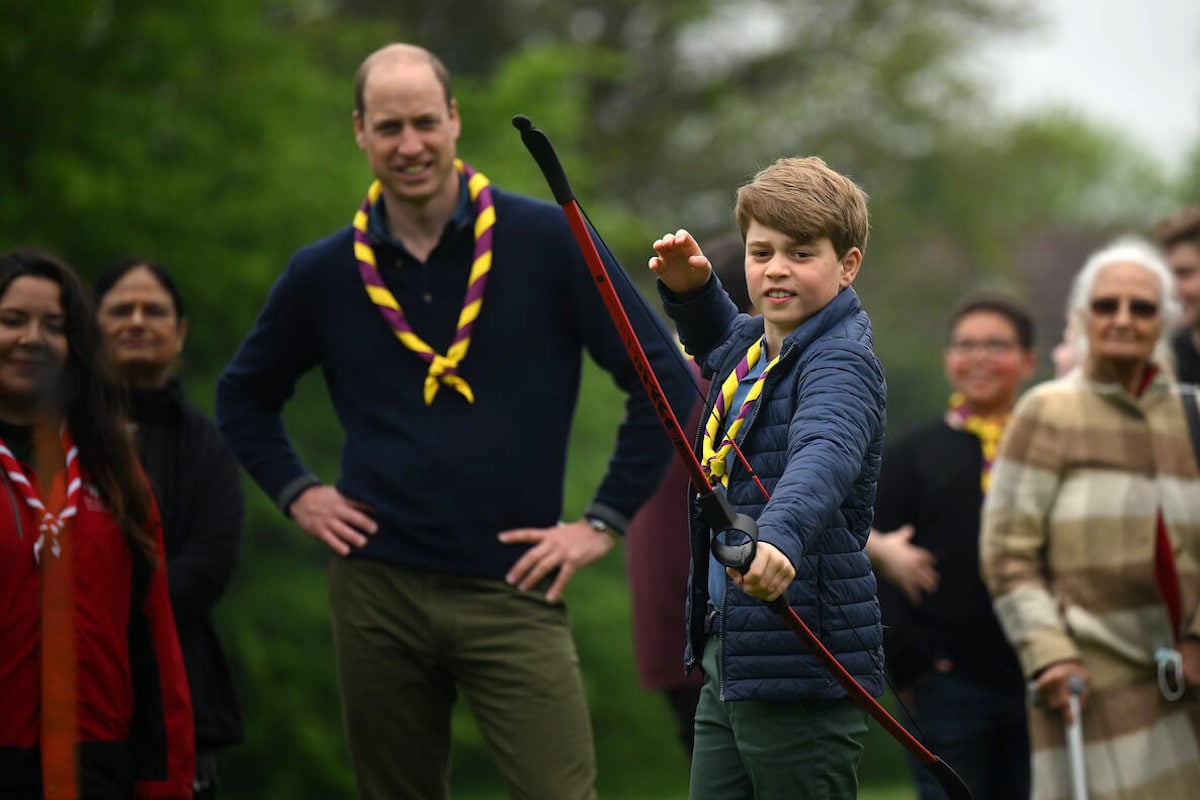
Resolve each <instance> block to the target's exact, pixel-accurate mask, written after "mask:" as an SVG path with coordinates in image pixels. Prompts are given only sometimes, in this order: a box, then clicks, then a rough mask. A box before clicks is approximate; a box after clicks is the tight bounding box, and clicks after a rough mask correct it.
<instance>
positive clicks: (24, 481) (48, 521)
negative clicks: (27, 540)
mask: <svg viewBox="0 0 1200 800" xmlns="http://www.w3.org/2000/svg"><path fill="white" fill-rule="evenodd" d="M61 438H62V449H63V453H64V455H65V458H66V484H65V486H59V485H58V484H59V483H60V479H59V477H56V478H55V480H54V485H53V486H44V487H42V488H43V491H49V492H50V499H49V503H50V504H51V505H58V504H59V503H61V504H62V507H61V508H60V509H58V511H51V510H50V509H48V508H47V507H46V503H43V502H42V498H40V497H38V494H37V491H36V490H35V489H34V488H33V483H32V482H31V481H30V480H29V478H28V477H27V476H26V475H25V469H24V468H23V467H22V466H21V464H20V463H19V462H18V461H17V458H16V456H14V455H13V453H12V451H11V450H9V449H8V445H6V444H4V440H2V439H0V468H3V469H4V473H5V474H6V475H8V480H9V481H10V482H11V483H12V484H13V485H14V486H16V487H17V491H18V492H20V493H21V497H22V498H24V500H25V505H27V506H29V507H30V508H32V509H33V510H34V511H35V512H37V514H38V515H39V517H38V538H37V541H35V542H34V543H33V560H34V561H37V562H39V563H40V562H41V556H42V547H43V546H44V545H45V544H46V541H47V538H49V543H50V552H51V553H53V554H54V555H55V556H58V555H59V554H60V553H61V552H62V551H61V546H60V543H59V541H58V535H59V534H60V533H62V530H63V528H65V527H66V525H67V520H69V519H71V517H74V516H75V512H76V511H77V510H78V508H79V488H80V486H81V481H80V478H79V452H78V451H77V450H76V449H75V442H74V441H73V440H72V439H71V432H70V431H68V430H67V428H66V426H63V430H62V437H61ZM60 475H61V473H60Z"/></svg>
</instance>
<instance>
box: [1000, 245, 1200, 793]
mask: <svg viewBox="0 0 1200 800" xmlns="http://www.w3.org/2000/svg"><path fill="white" fill-rule="evenodd" d="M1177 310H1178V302H1177V300H1176V299H1175V298H1174V295H1173V289H1172V286H1171V276H1170V273H1169V272H1168V271H1167V269H1166V267H1165V266H1164V265H1163V263H1162V260H1161V258H1160V257H1159V255H1158V253H1157V252H1156V251H1155V250H1154V249H1153V248H1152V247H1151V246H1149V245H1148V244H1146V243H1145V242H1142V241H1140V240H1135V239H1123V240H1118V241H1117V242H1115V243H1113V244H1112V245H1110V246H1108V247H1106V248H1105V249H1103V250H1101V251H1099V252H1097V253H1095V254H1094V255H1093V256H1092V257H1091V258H1090V259H1089V260H1088V262H1087V263H1086V264H1085V265H1084V267H1083V269H1082V270H1081V271H1080V273H1079V275H1078V276H1077V277H1076V279H1075V285H1074V287H1073V288H1072V292H1071V299H1070V303H1069V308H1068V313H1069V314H1070V315H1072V318H1073V321H1074V322H1075V323H1077V324H1078V326H1079V327H1078V330H1079V331H1081V336H1080V337H1079V341H1078V344H1077V346H1078V347H1079V348H1081V352H1080V353H1079V356H1080V358H1079V366H1078V367H1077V368H1076V369H1075V370H1074V371H1073V372H1071V373H1069V374H1068V375H1066V376H1064V377H1062V378H1060V379H1058V380H1055V381H1051V382H1048V383H1044V384H1042V385H1040V386H1038V387H1035V388H1034V389H1032V390H1030V391H1029V392H1028V393H1027V394H1026V395H1025V396H1024V397H1023V398H1022V399H1021V401H1020V403H1019V404H1018V406H1017V409H1016V410H1015V412H1014V415H1013V419H1012V421H1011V422H1010V423H1009V426H1008V428H1007V430H1006V432H1005V436H1004V440H1003V441H1002V443H1001V446H1000V453H999V457H998V460H997V463H996V465H995V469H994V471H993V475H992V485H991V490H990V491H989V493H988V497H987V499H986V501H985V503H984V519H983V532H982V541H981V548H980V553H981V559H982V567H983V573H984V577H985V580H986V582H987V584H988V588H989V590H990V591H991V593H992V596H993V598H994V601H995V607H996V611H997V614H998V615H999V618H1000V620H1001V623H1002V625H1003V627H1004V630H1005V633H1006V634H1007V636H1008V637H1009V639H1010V640H1011V641H1012V643H1013V646H1014V647H1015V649H1016V650H1017V653H1018V656H1019V657H1020V660H1021V665H1022V668H1023V670H1024V672H1025V675H1026V677H1027V678H1028V680H1029V681H1030V684H1031V693H1030V694H1031V701H1032V708H1031V709H1030V716H1029V726H1030V737H1031V744H1032V747H1033V756H1032V758H1033V796H1034V798H1036V800H1049V799H1050V798H1067V797H1070V791H1071V788H1070V786H1071V784H1070V777H1069V770H1068V756H1067V752H1066V749H1065V744H1064V739H1065V737H1064V722H1067V721H1069V719H1068V715H1069V713H1070V712H1069V710H1068V709H1069V705H1068V689H1067V686H1068V680H1069V679H1071V678H1072V677H1075V676H1077V677H1078V678H1081V679H1082V680H1083V682H1084V685H1085V687H1086V688H1085V690H1084V692H1083V694H1082V697H1081V701H1082V712H1081V716H1082V726H1083V732H1084V748H1083V752H1084V755H1085V761H1086V769H1087V782H1088V787H1089V791H1090V793H1091V797H1092V798H1093V799H1095V798H1112V799H1113V800H1116V798H1121V799H1122V800H1132V799H1133V798H1147V799H1148V798H1155V800H1164V799H1165V798H1190V797H1196V796H1198V794H1200V748H1198V746H1197V740H1198V736H1197V734H1198V732H1200V695H1198V694H1197V690H1196V688H1195V687H1196V686H1197V685H1198V684H1200V615H1198V614H1197V610H1198V606H1200V469H1198V468H1197V463H1196V458H1195V455H1194V453H1193V450H1192V444H1191V440H1190V438H1189V435H1188V426H1187V422H1186V418H1185V414H1184V410H1183V405H1182V403H1181V400H1180V396H1181V395H1180V387H1179V386H1178V384H1176V382H1175V381H1174V379H1173V378H1172V376H1171V373H1170V370H1169V360H1168V358H1166V357H1164V354H1165V352H1166V350H1165V348H1164V341H1165V336H1166V333H1167V332H1168V330H1169V325H1170V322H1171V320H1172V319H1173V318H1174V316H1175V315H1176V314H1177V313H1178V312H1177Z"/></svg>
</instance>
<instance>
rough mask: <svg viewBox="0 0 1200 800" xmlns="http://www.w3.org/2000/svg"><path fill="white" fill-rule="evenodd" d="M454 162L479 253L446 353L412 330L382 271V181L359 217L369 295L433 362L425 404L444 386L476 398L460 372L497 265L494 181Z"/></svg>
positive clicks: (408, 343)
mask: <svg viewBox="0 0 1200 800" xmlns="http://www.w3.org/2000/svg"><path fill="white" fill-rule="evenodd" d="M454 166H455V168H456V169H457V170H458V171H459V172H460V173H461V174H463V175H465V176H466V178H467V187H468V190H469V192H470V196H471V204H472V206H473V207H474V209H473V210H474V212H475V229H474V233H475V251H474V257H473V259H472V262H471V274H470V276H469V277H468V278H467V291H466V294H465V296H464V297H463V306H462V310H461V311H460V312H459V314H458V325H457V327H456V328H455V331H454V339H453V340H452V341H451V343H450V347H449V348H448V349H447V350H446V353H445V354H444V355H443V354H441V353H438V352H437V351H435V350H434V349H433V348H432V347H430V346H429V345H428V344H427V343H426V342H425V340H424V339H422V338H421V337H420V336H418V335H417V334H416V332H415V331H413V329H412V326H411V325H410V324H409V322H408V319H407V318H406V317H405V316H404V310H403V309H402V308H400V302H399V301H398V300H397V299H396V297H395V295H393V294H392V292H391V290H390V289H388V288H387V286H386V285H385V284H384V282H383V278H382V276H380V274H379V266H378V264H377V262H376V260H375V250H374V248H372V247H371V242H370V240H369V239H368V238H367V225H368V220H369V218H370V213H371V206H373V205H374V204H375V202H376V201H378V200H379V195H380V194H381V193H382V192H383V185H382V184H381V183H380V182H379V181H374V182H373V183H372V184H371V186H370V188H368V189H367V196H366V198H365V199H364V200H363V203H362V206H361V207H359V209H358V211H357V213H355V215H354V257H355V259H356V260H357V261H358V272H359V275H360V276H361V277H362V281H363V285H364V286H365V287H366V290H367V296H368V297H369V298H370V299H371V302H372V303H374V304H375V306H376V307H377V308H378V309H379V312H380V313H381V314H383V318H384V319H385V320H386V321H387V323H388V325H389V326H390V327H391V329H392V331H393V333H395V334H396V338H397V339H399V340H400V343H401V344H403V345H404V346H405V347H406V348H408V349H409V350H411V351H412V352H413V353H416V354H417V356H419V357H420V358H421V359H423V360H424V361H425V362H426V363H427V364H429V371H428V372H427V373H426V375H425V404H426V405H430V404H432V403H433V398H434V397H435V396H436V395H437V391H438V389H439V388H440V387H441V386H449V387H450V388H452V389H454V390H455V391H456V392H458V393H459V394H461V395H462V396H463V397H464V398H466V400H467V402H468V403H474V402H475V393H474V392H472V391H471V387H470V385H468V384H467V382H466V380H464V379H463V378H462V377H461V376H460V375H459V374H458V365H459V364H460V363H461V362H462V360H463V359H464V358H465V357H466V355H467V349H468V348H469V347H470V345H471V332H472V331H473V330H474V328H475V320H477V319H478V318H479V311H480V309H481V308H482V307H483V290H484V288H485V287H486V286H487V277H488V273H489V271H490V270H491V268H492V228H493V226H495V224H496V210H495V208H494V207H493V205H492V190H491V183H490V182H489V181H488V179H487V178H486V177H485V176H484V174H483V173H482V172H477V171H476V170H474V169H472V168H471V167H470V166H468V165H467V164H466V163H465V162H463V161H462V160H461V159H455V160H454Z"/></svg>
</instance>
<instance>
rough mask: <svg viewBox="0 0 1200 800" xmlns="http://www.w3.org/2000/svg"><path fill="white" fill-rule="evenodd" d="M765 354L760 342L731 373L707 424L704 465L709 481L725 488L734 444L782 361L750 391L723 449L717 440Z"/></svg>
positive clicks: (771, 363)
mask: <svg viewBox="0 0 1200 800" xmlns="http://www.w3.org/2000/svg"><path fill="white" fill-rule="evenodd" d="M762 354H763V340H762V339H758V340H757V341H755V342H754V344H752V345H750V348H749V349H748V350H747V351H746V355H745V356H744V357H743V358H742V360H741V362H740V363H739V364H738V365H737V367H735V368H734V370H733V372H731V373H729V377H727V378H726V379H725V382H724V383H722V384H721V393H720V394H719V395H717V401H716V403H714V404H713V409H712V413H710V414H709V415H708V420H707V421H706V422H705V423H704V442H703V444H702V447H701V451H700V453H701V456H702V458H701V459H700V461H701V464H702V465H703V467H704V471H705V472H706V473H707V474H708V475H709V477H713V476H715V477H717V478H718V479H720V481H721V485H722V486H728V485H729V475H728V467H727V464H726V458H728V456H729V451H730V450H731V449H733V443H734V442H735V441H737V435H738V432H739V431H740V430H741V429H742V422H744V421H745V419H746V416H747V415H748V414H749V413H750V409H751V408H752V407H753V406H754V404H755V403H756V402H758V396H759V395H760V394H762V390H763V382H764V381H765V380H766V377H767V373H768V372H770V371H771V367H773V366H775V364H776V362H778V361H779V356H775V357H774V358H772V359H771V360H770V361H769V362H767V366H766V367H764V368H763V371H762V374H761V375H759V376H758V378H757V379H756V380H755V381H754V385H753V386H751V387H750V391H749V392H748V393H747V394H746V399H745V400H743V401H742V407H741V409H739V410H738V415H737V417H736V418H735V419H734V420H733V424H732V425H730V426H729V428H728V430H726V432H725V437H724V438H723V439H721V440H720V441H721V445H720V447H718V446H717V437H718V435H719V434H720V431H721V423H722V422H723V421H724V419H725V414H726V412H727V411H728V409H729V406H730V404H731V403H732V402H733V396H734V395H735V394H736V393H737V388H738V384H739V383H741V381H742V378H745V377H746V376H747V375H748V374H750V370H751V369H753V368H754V366H755V365H756V364H757V363H758V360H759V359H760V358H762Z"/></svg>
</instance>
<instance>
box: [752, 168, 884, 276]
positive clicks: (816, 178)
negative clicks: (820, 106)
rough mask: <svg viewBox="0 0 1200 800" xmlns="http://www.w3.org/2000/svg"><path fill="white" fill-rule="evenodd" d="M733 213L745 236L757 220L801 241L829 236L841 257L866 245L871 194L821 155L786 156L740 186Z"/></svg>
mask: <svg viewBox="0 0 1200 800" xmlns="http://www.w3.org/2000/svg"><path fill="white" fill-rule="evenodd" d="M734 217H735V218H736V219H737V224H738V227H739V228H740V229H741V231H742V239H745V238H746V231H747V230H748V229H749V228H750V223H751V222H752V221H757V222H758V223H759V224H761V225H766V226H767V227H769V228H774V229H775V230H777V231H779V232H780V233H783V234H786V235H787V236H789V237H791V238H792V239H794V240H796V241H797V242H815V241H817V240H818V239H822V238H828V239H829V241H830V242H832V244H833V249H834V251H835V252H836V253H837V256H838V258H841V257H842V256H844V255H845V254H846V253H847V252H848V251H849V250H850V248H851V247H857V248H858V249H859V250H860V251H862V252H864V253H865V252H866V250H867V231H868V229H869V228H870V218H869V216H868V214H867V195H866V193H865V192H863V190H862V189H861V188H859V186H858V185H857V184H856V183H855V182H854V181H852V180H850V179H849V178H847V177H846V176H845V175H842V174H841V173H839V172H836V171H834V170H832V169H830V168H829V166H828V165H827V164H826V163H825V162H824V161H822V160H821V159H820V158H817V157H816V156H809V157H807V158H781V159H779V160H778V161H776V162H775V163H774V164H772V165H771V166H769V167H767V168H766V169H764V170H762V171H761V172H759V173H758V174H757V175H755V176H754V180H752V181H751V182H750V183H747V184H746V185H745V186H742V187H741V188H740V189H738V193H737V205H736V206H735V208H734Z"/></svg>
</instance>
